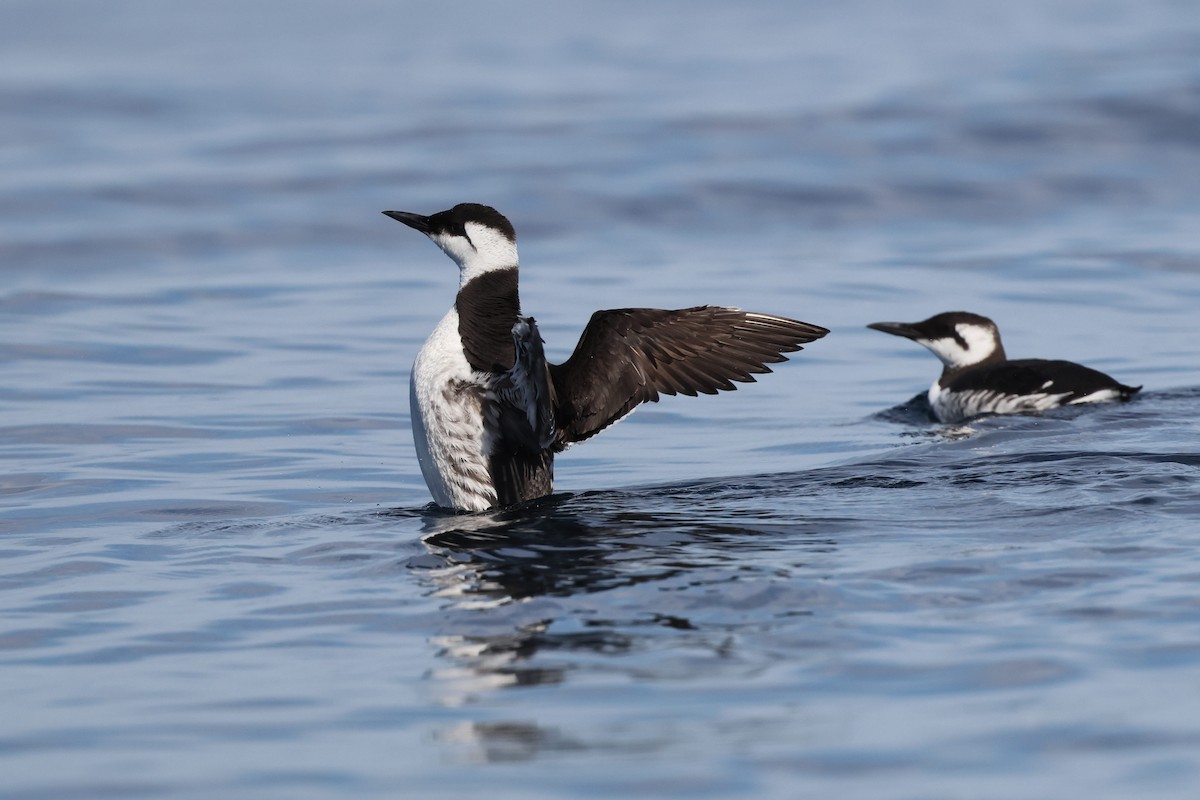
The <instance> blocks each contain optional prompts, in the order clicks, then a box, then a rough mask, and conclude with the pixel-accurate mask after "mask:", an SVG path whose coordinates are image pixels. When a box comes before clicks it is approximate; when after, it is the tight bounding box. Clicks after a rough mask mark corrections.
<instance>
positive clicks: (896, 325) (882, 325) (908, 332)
mask: <svg viewBox="0 0 1200 800" xmlns="http://www.w3.org/2000/svg"><path fill="white" fill-rule="evenodd" d="M867 327H868V328H870V329H871V330H876V331H883V332H884V333H890V334H891V335H892V336H903V337H904V338H905V339H924V338H925V334H923V333H921V332H920V331H919V330H917V329H916V328H915V327H914V326H913V324H912V323H911V322H872V323H871V324H870V325H868V326H867Z"/></svg>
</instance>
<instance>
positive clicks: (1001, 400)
mask: <svg viewBox="0 0 1200 800" xmlns="http://www.w3.org/2000/svg"><path fill="white" fill-rule="evenodd" d="M867 327H868V328H873V329H874V330H877V331H883V332H884V333H890V334H892V335H893V336H903V337H904V338H905V339H912V340H913V341H914V342H916V343H918V344H921V345H924V346H925V347H927V348H929V350H931V351H932V352H933V354H934V355H935V356H937V357H938V358H939V359H941V362H942V365H943V368H942V374H941V375H940V376H939V377H938V379H937V380H936V381H934V382H933V385H932V386H930V387H929V405H930V406H932V407H933V413H934V415H935V416H937V418H938V420H939V421H940V422H960V421H962V420H964V419H967V418H968V417H974V416H977V415H979V414H1020V413H1023V412H1029V411H1042V410H1045V409H1048V408H1057V407H1058V406H1066V405H1076V404H1078V403H1099V402H1103V401H1106V400H1128V399H1129V398H1131V397H1133V395H1134V394H1135V393H1137V391H1138V390H1139V389H1141V388H1142V387H1140V386H1126V385H1124V384H1122V383H1118V382H1117V381H1116V380H1114V379H1113V378H1110V377H1109V376H1108V375H1105V374H1104V373H1103V372H1099V371H1097V370H1094V369H1091V368H1090V367H1085V366H1083V365H1082V364H1075V363H1073V362H1071V361H1048V360H1046V359H1041V358H1026V359H1019V360H1017V361H1009V360H1008V358H1007V356H1006V355H1005V353H1004V345H1003V344H1002V343H1001V342H1000V331H999V329H997V328H996V323H994V322H992V321H991V320H990V319H988V318H987V317H983V316H980V315H979V314H971V313H968V312H966V311H947V312H945V313H943V314H937V315H935V316H932V317H930V318H929V319H926V320H921V321H920V322H874V323H872V324H870V325H868V326H867Z"/></svg>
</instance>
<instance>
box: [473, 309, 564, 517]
mask: <svg viewBox="0 0 1200 800" xmlns="http://www.w3.org/2000/svg"><path fill="white" fill-rule="evenodd" d="M512 337H513V344H514V346H515V348H514V350H515V355H516V358H515V359H514V362H513V367H512V369H510V370H509V371H508V372H506V373H504V374H502V375H501V376H500V377H499V378H498V379H497V380H496V383H495V385H494V393H495V401H494V402H493V403H491V404H490V406H488V407H487V413H489V414H491V415H493V416H492V417H491V420H490V423H491V424H490V425H489V426H488V428H489V429H490V430H492V431H493V432H494V434H493V442H492V452H491V454H490V455H489V457H488V472H489V473H490V475H491V477H492V483H493V485H494V486H495V488H496V496H497V502H498V503H499V505H502V506H508V505H513V504H514V503H519V502H521V501H523V500H529V499H532V498H535V497H542V496H544V495H547V494H549V493H550V492H551V486H552V483H553V480H554V451H553V450H551V449H550V446H551V445H552V444H553V442H554V436H555V429H554V412H553V393H552V391H551V388H550V379H549V375H548V373H547V371H546V357H545V355H543V353H542V337H541V334H540V333H539V332H538V328H537V323H536V322H535V321H534V319H533V317H524V318H518V319H517V322H516V324H514V325H513V328H512Z"/></svg>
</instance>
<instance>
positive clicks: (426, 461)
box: [409, 309, 496, 511]
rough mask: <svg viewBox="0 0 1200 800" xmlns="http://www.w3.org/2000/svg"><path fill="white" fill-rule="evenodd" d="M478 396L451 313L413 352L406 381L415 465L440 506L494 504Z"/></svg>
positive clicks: (481, 507)
mask: <svg viewBox="0 0 1200 800" xmlns="http://www.w3.org/2000/svg"><path fill="white" fill-rule="evenodd" d="M482 398H483V389H482V388H481V387H479V385H478V383H477V380H476V378H475V376H474V372H473V370H472V369H471V367H470V365H469V364H468V363H467V359H466V356H464V355H463V351H462V344H461V341H460V339H459V336H458V312H456V311H455V310H454V309H451V310H450V312H449V313H447V314H446V316H444V317H443V318H442V321H441V322H439V323H438V326H437V327H436V328H434V330H433V333H432V334H430V336H429V338H428V339H426V340H425V344H424V345H423V346H422V347H421V350H420V352H418V353H417V360H416V362H415V363H414V364H413V369H412V379H411V381H410V382H409V403H410V408H411V413H412V430H413V442H414V443H415V444H416V448H417V461H418V462H419V463H420V465H421V474H422V475H423V476H424V477H425V484H426V485H427V486H428V487H429V492H430V494H432V495H433V500H434V502H435V503H437V504H438V505H440V506H444V507H447V508H456V509H460V510H463V511H483V510H485V509H488V508H491V507H493V506H494V505H496V491H495V488H494V487H493V486H492V478H491V474H490V472H489V471H488V457H487V452H486V446H487V442H485V438H484V430H483V410H482V403H481V400H482Z"/></svg>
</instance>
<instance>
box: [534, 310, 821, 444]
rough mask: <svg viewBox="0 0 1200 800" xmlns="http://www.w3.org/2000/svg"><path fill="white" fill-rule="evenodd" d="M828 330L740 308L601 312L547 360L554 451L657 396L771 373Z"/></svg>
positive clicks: (712, 388) (707, 390)
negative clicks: (569, 349)
mask: <svg viewBox="0 0 1200 800" xmlns="http://www.w3.org/2000/svg"><path fill="white" fill-rule="evenodd" d="M827 333H829V331H828V330H826V329H825V328H822V327H820V326H817V325H810V324H808V323H807V322H798V321H796V320H792V319H787V318H785V317H774V316H771V315H769V314H754V313H751V312H748V311H742V310H740V309H737V308H720V307H715V306H699V307H696V308H685V309H681V310H678V311H664V310H662V309H657V308H621V309H615V310H612V311H597V312H596V313H595V314H593V315H592V318H591V320H589V321H588V324H587V327H586V328H584V331H583V335H582V336H581V337H580V338H579V344H578V345H576V346H575V352H574V353H572V354H571V357H570V358H569V359H567V361H566V362H564V363H563V364H557V365H556V364H551V365H550V380H551V384H552V387H553V389H554V393H555V404H554V421H555V424H556V427H557V429H558V431H557V433H558V435H557V440H556V442H555V445H554V447H555V449H556V450H562V449H563V448H565V447H566V446H567V445H570V444H573V443H575V442H581V441H583V440H584V439H587V438H588V437H590V436H593V435H595V434H596V433H599V432H600V431H602V430H604V428H606V427H608V426H609V425H611V424H612V423H614V422H616V421H617V420H619V419H620V418H621V417H623V416H625V415H626V414H628V413H629V412H630V411H632V410H633V409H634V408H635V407H636V406H637V405H638V404H640V403H648V402H656V401H657V400H658V398H659V395H660V394H686V395H690V396H693V397H694V396H695V395H696V394H698V393H703V394H716V393H717V392H718V391H720V390H722V389H724V390H727V391H732V390H733V389H735V388H737V387H735V386H734V385H733V381H741V382H753V381H754V375H755V374H761V373H764V372H770V371H771V370H770V368H768V367H767V364H773V363H777V362H779V361H786V360H787V359H786V358H785V356H784V355H783V354H784V353H791V352H795V351H797V350H800V349H801V345H803V344H807V343H808V342H811V341H814V340H816V339H820V338H821V337H822V336H824V335H825V334H827Z"/></svg>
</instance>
